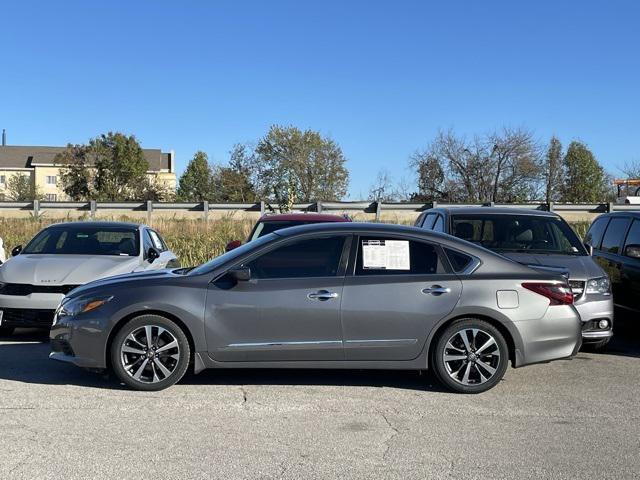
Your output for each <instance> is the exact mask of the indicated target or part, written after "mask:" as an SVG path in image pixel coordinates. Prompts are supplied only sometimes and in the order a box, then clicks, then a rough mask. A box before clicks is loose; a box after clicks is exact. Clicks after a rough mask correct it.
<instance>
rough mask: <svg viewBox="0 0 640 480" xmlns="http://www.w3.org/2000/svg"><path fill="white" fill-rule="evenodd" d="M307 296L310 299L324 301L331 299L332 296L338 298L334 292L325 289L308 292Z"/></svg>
mask: <svg viewBox="0 0 640 480" xmlns="http://www.w3.org/2000/svg"><path fill="white" fill-rule="evenodd" d="M307 298H309V299H310V300H320V301H325V300H331V299H332V298H338V294H337V293H336V292H329V291H327V290H319V291H317V292H314V293H310V294H309V295H307Z"/></svg>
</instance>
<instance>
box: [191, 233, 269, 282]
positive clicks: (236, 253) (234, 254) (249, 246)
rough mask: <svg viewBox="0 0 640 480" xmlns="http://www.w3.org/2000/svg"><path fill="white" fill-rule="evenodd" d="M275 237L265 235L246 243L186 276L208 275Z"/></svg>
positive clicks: (196, 268)
mask: <svg viewBox="0 0 640 480" xmlns="http://www.w3.org/2000/svg"><path fill="white" fill-rule="evenodd" d="M274 238H276V235H273V234H271V235H265V236H264V237H260V238H259V239H258V240H255V241H253V242H247V243H245V244H244V245H241V246H239V247H238V248H234V249H233V250H230V251H228V252H226V253H223V254H222V255H220V256H218V257H215V258H214V259H212V260H209V261H208V262H207V263H203V264H202V265H200V266H198V267H195V268H194V269H192V270H189V271H188V272H187V273H188V275H202V274H204V273H209V272H212V271H213V270H215V269H216V268H218V267H219V266H220V265H222V264H224V263H226V262H228V261H231V260H233V259H234V258H238V257H241V256H242V255H244V254H245V253H247V252H250V251H251V250H254V249H255V248H259V247H260V246H262V245H264V244H266V243H269V242H271V241H272V240H273V239H274Z"/></svg>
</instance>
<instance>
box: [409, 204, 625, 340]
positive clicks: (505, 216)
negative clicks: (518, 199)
mask: <svg viewBox="0 0 640 480" xmlns="http://www.w3.org/2000/svg"><path fill="white" fill-rule="evenodd" d="M415 225H416V226H418V227H421V228H425V229H427V230H433V231H436V232H443V233H448V234H451V235H454V236H456V237H458V238H462V239H464V240H467V241H470V242H472V243H475V244H477V245H480V246H482V247H485V248H488V249H489V250H492V251H495V252H497V253H499V254H501V255H504V256H506V257H508V258H511V259H512V260H515V261H517V262H519V263H522V264H523V265H527V266H530V267H532V268H536V269H539V270H544V271H551V272H557V273H559V274H562V275H564V276H565V277H566V278H567V279H568V281H569V284H570V285H571V288H572V289H573V294H574V297H575V302H574V303H575V307H576V309H577V310H578V313H579V314H580V317H581V319H582V341H583V344H585V345H588V346H589V347H590V348H592V349H596V350H597V349H603V348H605V346H606V345H607V343H609V341H610V339H611V337H612V336H613V319H614V311H613V298H612V295H611V285H610V281H609V277H608V276H607V273H606V272H605V271H604V270H603V269H602V268H601V267H600V266H599V265H598V263H596V261H595V260H594V259H593V258H592V257H591V256H590V255H589V251H588V249H587V248H585V245H584V244H583V243H582V242H581V241H580V239H579V237H578V236H577V235H576V233H575V232H574V231H573V230H572V229H571V227H570V226H569V225H568V224H567V222H566V221H565V220H564V219H563V218H562V217H561V216H560V215H558V214H555V213H553V212H547V211H541V210H533V209H530V210H529V209H522V208H504V207H502V208H501V207H450V208H446V207H438V208H432V209H429V210H425V211H424V212H423V213H422V214H421V215H420V216H419V217H418V219H417V220H416V223H415Z"/></svg>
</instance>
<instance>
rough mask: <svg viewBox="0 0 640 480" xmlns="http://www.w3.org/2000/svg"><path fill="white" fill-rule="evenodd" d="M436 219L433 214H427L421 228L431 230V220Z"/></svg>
mask: <svg viewBox="0 0 640 480" xmlns="http://www.w3.org/2000/svg"><path fill="white" fill-rule="evenodd" d="M435 217H436V214H435V213H427V216H426V217H424V222H422V228H427V229H429V230H430V229H431V227H432V226H433V219H434V218H435Z"/></svg>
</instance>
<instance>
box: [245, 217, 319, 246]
mask: <svg viewBox="0 0 640 480" xmlns="http://www.w3.org/2000/svg"><path fill="white" fill-rule="evenodd" d="M310 223H317V222H313V221H305V220H278V221H275V220H271V221H269V222H258V223H257V225H256V227H255V228H254V229H253V232H252V233H251V236H250V237H249V241H252V240H255V239H256V238H260V237H264V236H265V235H268V234H270V233H273V232H275V231H276V230H282V229H283V228H289V227H297V226H298V225H308V224H310Z"/></svg>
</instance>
